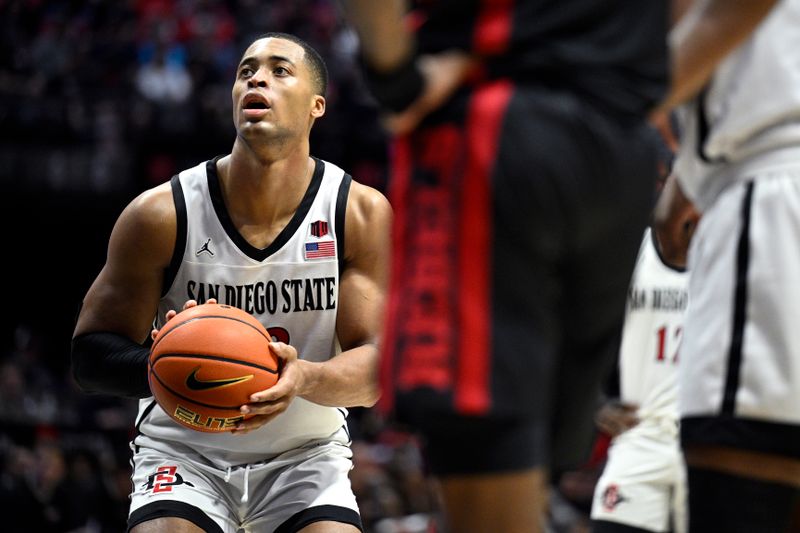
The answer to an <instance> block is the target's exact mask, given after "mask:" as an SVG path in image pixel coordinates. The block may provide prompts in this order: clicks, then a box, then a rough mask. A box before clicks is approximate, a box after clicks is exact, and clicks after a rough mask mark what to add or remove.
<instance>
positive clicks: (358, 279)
mask: <svg viewBox="0 0 800 533" xmlns="http://www.w3.org/2000/svg"><path fill="white" fill-rule="evenodd" d="M391 217H392V212H391V207H390V206H389V202H388V201H387V200H386V198H385V197H384V196H383V195H382V194H380V193H379V192H378V191H376V190H374V189H371V188H369V187H366V186H364V185H361V184H358V183H355V182H353V184H352V185H351V189H350V196H349V199H348V204H347V215H346V220H345V258H344V260H345V267H344V270H343V272H342V275H341V279H340V280H339V303H338V306H339V310H338V317H337V326H336V332H337V336H338V339H339V343H340V344H341V347H342V352H341V353H340V354H339V355H337V356H336V357H333V358H332V359H330V360H328V361H325V362H310V361H306V360H303V359H299V358H298V354H297V351H296V350H295V349H294V347H292V346H289V345H286V344H283V343H273V345H272V349H273V351H274V352H275V353H276V355H278V357H280V358H281V359H282V360H283V368H282V370H281V377H280V379H279V380H278V383H276V384H275V386H273V387H272V388H270V389H268V390H266V391H263V392H259V393H256V394H254V395H253V401H254V403H252V404H250V405H247V406H243V408H242V411H243V412H244V413H246V414H250V413H255V414H256V415H258V416H255V417H252V418H250V419H248V420H246V421H245V422H243V423H242V425H241V429H237V433H239V432H244V431H251V430H253V429H256V428H257V427H260V426H262V425H263V424H265V423H267V422H268V421H269V420H271V419H273V418H274V417H275V416H277V415H278V414H280V413H282V412H283V411H285V410H286V409H287V408H288V406H289V404H290V403H291V401H292V400H293V399H294V397H295V396H300V397H302V398H304V399H306V400H309V401H312V402H315V403H318V404H321V405H328V406H337V407H355V406H366V407H369V406H372V405H374V404H375V403H376V402H377V401H378V398H379V396H380V391H379V388H378V357H379V351H378V350H379V348H378V342H379V337H380V331H381V328H382V325H383V318H384V314H383V313H384V301H385V297H386V291H387V284H388V278H389V246H390V228H391Z"/></svg>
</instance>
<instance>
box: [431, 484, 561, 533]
mask: <svg viewBox="0 0 800 533" xmlns="http://www.w3.org/2000/svg"><path fill="white" fill-rule="evenodd" d="M441 490H442V498H443V500H444V504H445V506H446V511H447V514H448V516H451V517H452V520H451V522H450V527H451V529H452V531H470V532H474V533H493V532H496V531H504V532H509V533H516V532H519V533H531V532H532V531H544V524H543V523H541V521H542V516H543V515H544V512H545V510H546V508H547V476H546V473H545V471H544V470H543V469H530V470H526V471H518V472H509V473H503V474H483V475H477V474H475V475H452V476H445V477H442V478H441ZM531 524H539V526H538V529H535V528H531Z"/></svg>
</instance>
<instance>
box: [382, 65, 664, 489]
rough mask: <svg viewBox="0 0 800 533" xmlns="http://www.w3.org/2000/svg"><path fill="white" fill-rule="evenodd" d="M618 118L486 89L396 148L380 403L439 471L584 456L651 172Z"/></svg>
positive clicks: (651, 145)
mask: <svg viewBox="0 0 800 533" xmlns="http://www.w3.org/2000/svg"><path fill="white" fill-rule="evenodd" d="M624 122H625V121H623V120H612V119H611V118H609V117H608V116H605V115H604V114H603V113H601V112H599V111H598V110H597V109H595V108H593V107H592V106H591V105H588V104H586V103H584V102H582V101H581V100H580V99H578V98H576V97H575V96H573V95H571V94H569V93H567V92H561V91H553V90H548V89H543V88H538V87H522V86H514V85H513V84H512V83H510V82H508V81H504V80H498V81H495V82H492V83H487V84H484V85H481V86H480V87H478V88H475V89H470V90H469V91H465V92H463V93H460V94H459V95H457V97H456V98H454V99H453V100H452V101H451V102H450V104H449V105H448V106H447V107H446V108H445V109H442V110H440V111H438V112H437V113H436V114H435V115H432V116H431V117H429V119H428V120H427V121H426V123H425V124H424V125H423V127H421V128H419V129H418V130H417V131H416V132H415V133H414V134H413V135H411V136H409V137H407V138H402V139H398V140H397V141H396V144H395V146H394V151H395V153H394V167H393V171H392V181H391V182H390V188H389V196H390V200H391V201H392V203H393V206H394V210H395V227H394V249H393V254H394V255H393V264H392V267H393V278H392V286H391V294H390V299H389V325H388V329H387V332H386V352H385V356H384V359H383V366H382V382H383V388H384V397H383V400H382V406H383V408H384V409H385V410H386V411H388V412H391V413H393V415H394V416H395V418H396V419H397V420H398V421H400V422H402V423H408V424H410V425H412V426H413V427H415V428H417V429H419V430H420V431H421V432H422V434H423V435H424V436H425V437H426V441H427V450H428V458H429V459H430V466H431V468H432V469H433V470H434V471H435V472H438V473H469V472H491V471H503V470H519V469H522V468H528V467H534V466H550V467H555V468H558V467H559V466H562V465H569V464H573V463H576V462H578V461H580V460H581V458H582V457H584V456H585V454H588V452H589V449H590V447H591V442H592V438H593V430H592V415H593V412H594V409H595V407H596V405H597V400H598V394H599V387H600V382H601V380H602V379H603V378H604V377H605V374H606V372H607V371H608V369H609V368H610V365H611V364H612V363H613V359H614V356H615V354H616V349H617V345H618V336H619V332H620V328H621V323H622V320H623V312H624V307H625V298H626V293H627V288H628V283H629V280H630V275H631V271H632V269H633V264H634V260H635V256H636V252H637V249H638V247H639V244H640V242H641V235H642V231H643V230H644V227H645V225H646V224H647V220H648V216H649V213H650V210H651V207H652V200H653V196H654V183H655V179H656V175H657V168H656V167H657V165H656V142H655V136H654V134H653V132H652V131H650V130H649V129H647V127H646V126H645V125H644V124H643V123H641V122H639V121H636V122H635V123H627V124H625V123H624Z"/></svg>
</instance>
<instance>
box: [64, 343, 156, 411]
mask: <svg viewBox="0 0 800 533" xmlns="http://www.w3.org/2000/svg"><path fill="white" fill-rule="evenodd" d="M148 355H149V351H148V350H147V348H145V347H143V346H142V345H141V344H137V343H135V342H133V341H132V340H130V339H128V338H127V337H124V336H122V335H119V334H117V333H109V332H94V333H85V334H82V335H78V336H76V337H75V338H74V339H73V340H72V375H73V376H74V377H75V381H76V382H77V383H78V385H79V386H80V387H81V389H83V390H84V391H85V392H98V393H102V394H112V395H115V396H127V397H129V398H146V397H147V396H150V394H151V393H150V386H149V384H148V382H147V359H148Z"/></svg>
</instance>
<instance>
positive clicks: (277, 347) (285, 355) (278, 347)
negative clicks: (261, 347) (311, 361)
mask: <svg viewBox="0 0 800 533" xmlns="http://www.w3.org/2000/svg"><path fill="white" fill-rule="evenodd" d="M269 349H270V351H271V352H272V353H274V354H275V355H277V356H278V357H280V358H281V359H283V360H284V361H293V360H295V359H297V350H295V348H294V346H291V345H289V344H286V343H283V342H280V341H278V342H271V343H269Z"/></svg>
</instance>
